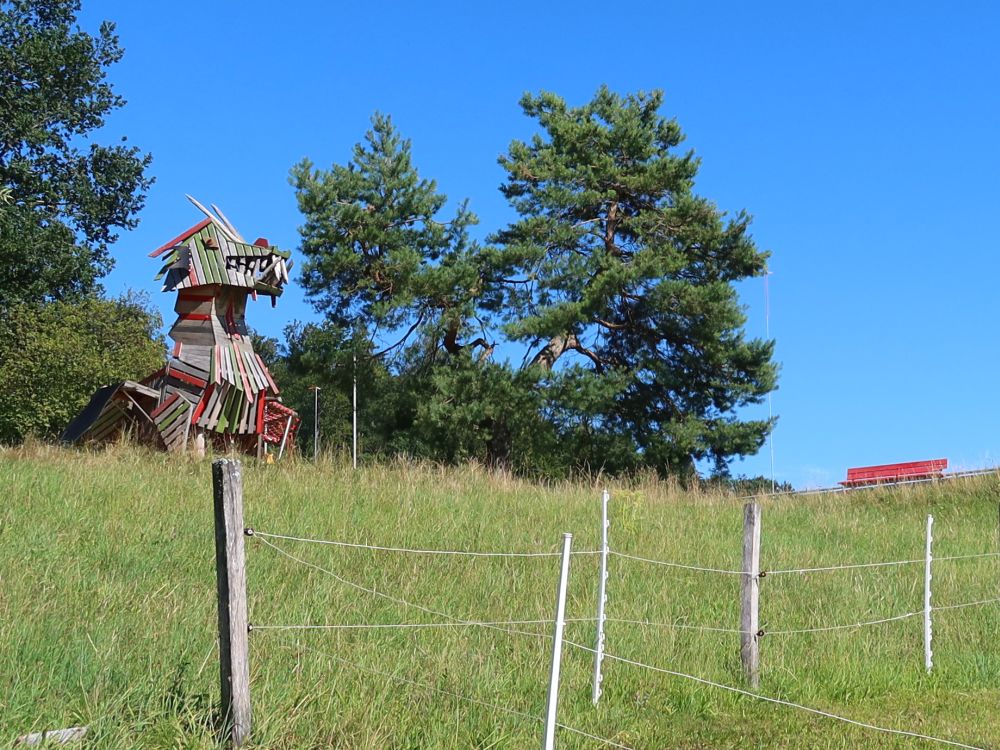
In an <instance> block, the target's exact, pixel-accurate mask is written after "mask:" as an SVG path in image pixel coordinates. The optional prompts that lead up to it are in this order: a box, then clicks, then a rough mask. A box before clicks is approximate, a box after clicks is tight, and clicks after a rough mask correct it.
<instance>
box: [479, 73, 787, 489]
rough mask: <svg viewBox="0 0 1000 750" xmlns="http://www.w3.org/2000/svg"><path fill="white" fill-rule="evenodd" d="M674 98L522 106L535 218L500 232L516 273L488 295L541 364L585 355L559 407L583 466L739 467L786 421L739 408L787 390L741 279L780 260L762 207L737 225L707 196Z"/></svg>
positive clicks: (512, 191) (520, 208) (501, 257)
mask: <svg viewBox="0 0 1000 750" xmlns="http://www.w3.org/2000/svg"><path fill="white" fill-rule="evenodd" d="M661 103H662V94H661V93H660V92H654V93H652V94H643V93H640V94H636V95H629V96H627V97H625V98H622V97H620V96H618V95H616V94H613V93H612V92H610V91H609V90H608V89H607V88H602V89H601V90H600V91H598V93H597V95H596V97H595V98H594V100H593V101H592V102H590V103H589V104H587V105H585V106H583V107H579V108H571V107H568V106H567V105H566V103H565V102H564V101H563V100H562V99H560V98H559V97H558V96H555V95H554V94H549V93H543V94H540V95H539V96H532V95H526V96H525V97H524V98H523V99H522V101H521V105H522V107H523V109H524V112H525V114H527V115H528V116H529V117H533V118H535V119H537V120H538V123H539V125H540V126H541V128H542V133H541V134H538V135H536V136H534V137H533V138H532V140H531V141H530V142H529V143H524V142H520V141H515V142H513V143H512V144H511V146H510V150H509V153H508V154H507V155H506V156H503V157H501V159H500V164H501V165H502V166H503V167H504V169H505V170H506V171H507V174H508V180H507V182H506V183H505V184H504V186H503V187H502V191H503V193H504V195H505V196H507V198H508V199H509V200H510V202H511V205H512V206H513V207H514V208H515V209H516V210H517V212H518V213H519V214H520V217H521V218H520V219H519V220H518V221H517V222H515V223H513V224H512V225H510V226H509V227H508V228H507V229H505V230H503V231H501V232H499V233H497V235H496V236H495V237H494V241H495V242H496V243H497V245H499V250H497V251H496V253H495V254H494V255H493V256H492V257H491V258H490V262H491V265H494V266H496V267H497V268H498V269H501V273H502V276H503V278H504V279H505V281H504V283H503V290H502V291H503V293H502V294H496V295H494V296H492V297H489V298H487V299H486V302H487V304H489V305H490V306H491V307H492V308H493V309H495V310H496V311H498V312H501V311H502V312H503V314H504V316H505V319H506V323H507V325H506V331H507V333H508V334H509V335H510V336H511V337H512V338H514V339H515V340H516V341H520V342H524V343H526V344H528V345H529V346H532V347H533V357H532V359H531V362H532V364H533V365H534V366H536V367H538V368H540V369H542V370H544V371H555V369H556V367H557V363H558V364H559V365H561V364H562V358H563V357H564V356H566V355H572V356H571V357H569V356H567V357H566V359H567V360H570V361H572V363H573V367H574V368H575V369H573V370H570V371H569V372H568V373H565V374H563V375H562V376H561V377H562V379H563V381H564V382H563V388H562V397H560V398H557V399H556V408H557V410H558V413H559V417H560V428H561V431H562V432H563V433H564V434H565V435H567V436H568V437H570V438H571V439H574V440H576V439H579V440H580V441H581V442H580V450H579V451H578V455H579V456H580V458H581V459H584V460H587V461H588V462H591V463H592V464H593V463H597V462H599V463H602V464H603V465H605V466H606V467H607V468H609V469H611V470H621V469H627V468H631V466H633V465H642V466H647V467H651V468H655V469H656V470H658V471H660V472H662V473H681V474H683V473H686V472H689V471H691V470H692V462H693V461H694V460H704V459H708V460H711V461H712V462H714V465H715V468H716V470H717V471H725V469H726V465H727V461H728V459H729V458H730V457H732V456H735V455H743V454H749V453H754V452H756V451H757V450H758V449H759V447H760V446H761V444H762V443H763V441H764V439H765V437H766V435H767V433H768V431H769V430H770V428H771V424H770V423H769V422H767V421H743V420H740V419H739V418H738V417H737V415H736V411H737V410H738V409H739V408H741V407H743V406H745V405H747V404H754V403H758V402H759V401H760V400H761V399H762V398H763V397H764V396H765V395H766V394H767V393H768V392H769V391H770V390H772V389H773V388H774V386H775V379H776V367H775V365H774V364H773V363H772V362H771V356H772V353H773V343H772V342H767V341H760V340H747V339H746V338H745V336H744V334H743V330H742V327H743V324H744V323H745V316H744V314H743V311H742V309H741V308H740V306H739V304H738V301H737V296H736V291H735V289H734V288H733V286H732V284H733V282H736V281H739V280H742V279H745V278H749V277H753V276H759V275H762V274H763V273H764V272H765V268H766V265H765V264H766V258H767V255H766V253H763V252H760V251H758V250H757V248H756V246H755V244H754V242H753V240H752V239H751V237H750V235H749V233H748V228H749V224H750V218H749V216H747V215H746V214H745V213H742V212H741V213H739V214H737V215H736V216H735V217H734V218H732V219H728V220H727V219H726V217H725V215H724V214H723V213H722V212H720V211H719V210H718V209H717V208H716V207H715V206H714V205H713V204H712V203H711V202H709V201H708V200H706V199H704V198H702V197H700V196H698V195H696V194H695V193H694V192H693V184H694V177H695V174H696V172H697V168H698V161H697V159H695V157H694V155H693V154H692V153H691V152H687V153H681V154H677V153H674V151H675V149H676V147H677V146H678V145H679V144H680V142H681V140H682V134H681V131H680V127H679V126H678V125H677V123H676V122H675V121H673V120H667V119H665V118H663V117H662V116H661V115H660V114H659V109H660V105H661ZM567 378H568V379H569V380H568V381H567V380H566V379H567ZM608 451H611V453H610V454H609V453H608Z"/></svg>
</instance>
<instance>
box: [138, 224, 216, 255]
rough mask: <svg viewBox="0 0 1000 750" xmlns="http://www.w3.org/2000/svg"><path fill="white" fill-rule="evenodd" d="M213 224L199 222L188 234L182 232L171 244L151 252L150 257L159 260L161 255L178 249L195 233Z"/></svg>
mask: <svg viewBox="0 0 1000 750" xmlns="http://www.w3.org/2000/svg"><path fill="white" fill-rule="evenodd" d="M211 222H212V220H211V219H204V220H203V221H200V222H198V223H197V224H195V225H194V226H193V227H191V228H190V229H188V230H187V231H186V232H182V233H181V234H179V235H177V236H176V237H174V238H173V239H172V240H170V242H167V243H166V244H164V245H160V247H158V248H156V249H155V250H154V251H153V252H151V253H150V254H149V257H150V258H158V257H159V256H160V255H162V254H163V253H165V252H166V251H167V250H170V249H171V248H173V247H176V246H177V245H179V244H181V243H182V242H183V241H184V240H186V239H187V238H188V237H190V236H191V235H192V234H194V233H195V232H200V231H201V230H202V229H203V228H204V227H205V226H206V225H208V224H210V223H211Z"/></svg>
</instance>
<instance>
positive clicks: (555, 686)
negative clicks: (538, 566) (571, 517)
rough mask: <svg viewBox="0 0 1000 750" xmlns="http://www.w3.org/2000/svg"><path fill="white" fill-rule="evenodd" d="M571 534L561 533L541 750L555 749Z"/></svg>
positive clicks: (571, 543)
mask: <svg viewBox="0 0 1000 750" xmlns="http://www.w3.org/2000/svg"><path fill="white" fill-rule="evenodd" d="M572 545H573V535H572V534H563V549H562V564H561V565H560V567H559V589H558V594H557V598H556V625H555V631H554V633H553V636H552V667H551V669H550V671H549V694H548V698H547V700H546V702H545V734H544V736H543V737H542V750H555V746H556V707H557V705H558V703H559V666H560V662H561V660H562V642H563V628H564V627H565V625H566V585H567V583H568V582H569V557H570V547H571V546H572Z"/></svg>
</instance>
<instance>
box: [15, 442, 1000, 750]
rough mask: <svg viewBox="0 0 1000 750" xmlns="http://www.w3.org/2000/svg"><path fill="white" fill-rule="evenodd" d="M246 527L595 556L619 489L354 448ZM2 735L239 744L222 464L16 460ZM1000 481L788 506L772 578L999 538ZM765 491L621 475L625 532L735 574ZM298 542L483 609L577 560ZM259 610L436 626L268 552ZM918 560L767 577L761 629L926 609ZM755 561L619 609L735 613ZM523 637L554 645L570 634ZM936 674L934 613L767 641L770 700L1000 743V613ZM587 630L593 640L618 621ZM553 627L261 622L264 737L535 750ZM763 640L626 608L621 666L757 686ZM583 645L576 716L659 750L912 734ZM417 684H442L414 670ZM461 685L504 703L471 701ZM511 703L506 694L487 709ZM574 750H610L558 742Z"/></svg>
mask: <svg viewBox="0 0 1000 750" xmlns="http://www.w3.org/2000/svg"><path fill="white" fill-rule="evenodd" d="M244 474H245V480H244V481H245V506H246V520H247V523H248V525H250V526H252V527H254V528H256V529H258V530H262V531H270V532H276V533H283V534H290V535H294V536H308V537H316V538H322V539H335V540H345V541H352V542H368V543H375V544H387V545H392V546H402V547H420V548H450V549H480V550H497V551H534V550H551V551H556V550H558V549H559V546H560V540H561V535H562V532H564V531H572V532H574V540H573V546H574V549H575V550H593V549H596V547H597V545H598V532H599V528H598V525H599V489H600V486H601V485H600V478H593V479H591V480H590V481H587V482H580V483H575V484H574V483H558V484H552V485H548V486H543V485H538V484H531V483H528V482H524V481H520V480H517V479H514V478H511V477H509V476H505V475H502V474H496V473H491V472H488V471H485V470H482V469H477V468H474V467H470V468H464V469H444V468H439V467H435V466H427V465H414V464H407V463H403V462H399V463H394V464H389V465H380V466H373V467H364V468H362V469H360V470H359V471H357V472H352V471H351V469H350V467H349V466H348V465H347V464H345V463H342V462H339V461H334V460H331V461H327V462H323V463H321V464H320V465H319V466H314V465H312V464H310V463H305V462H299V463H295V462H289V463H284V464H280V465H272V466H266V465H261V464H256V463H252V462H251V463H248V464H247V465H246V469H245V472H244ZM0 487H3V488H4V489H3V491H4V497H5V499H4V502H3V504H2V506H0V742H4V741H7V738H13V737H14V736H16V735H18V734H22V733H25V732H29V731H38V730H40V729H45V728H61V727H66V726H71V725H75V724H88V725H89V726H90V727H91V739H89V740H88V743H89V744H90V745H91V746H93V747H102V748H104V747H108V748H110V747H215V746H216V740H215V735H214V721H215V715H214V712H215V711H216V705H215V704H216V701H217V690H218V688H217V681H218V656H217V647H216V637H217V632H216V604H215V571H214V528H213V519H212V507H211V471H210V465H209V463H208V462H199V461H196V460H192V459H184V458H181V459H178V458H176V457H167V456H163V455H159V454H151V453H147V452H145V451H141V450H133V449H127V448H120V447H119V448H114V449H111V450H108V451H98V452H90V453H88V452H80V451H66V450H60V449H56V448H50V447H45V446H35V447H33V448H29V449H23V450H17V451H14V450H11V451H6V452H2V453H0ZM998 499H1000V483H998V481H997V479H995V478H993V477H986V478H981V479H976V480H968V481H966V480H962V481H961V482H951V483H941V484H938V485H932V486H927V487H914V488H906V489H897V490H891V489H885V490H875V491H871V492H859V493H852V494H849V495H840V496H812V497H807V498H794V497H782V498H775V499H772V500H765V501H764V513H763V553H762V559H763V566H764V567H765V569H772V570H774V569H779V568H799V567H811V566H818V565H824V564H838V563H848V562H869V561H879V560H895V559H909V558H919V557H921V556H922V554H923V538H924V537H923V535H924V526H925V518H926V515H927V514H928V513H933V514H934V515H935V519H936V521H935V530H936V545H935V554H936V555H939V556H944V555H958V554H971V553H980V552H993V551H996V550H997V540H998V529H997V502H998ZM741 505H742V502H741V501H740V500H739V499H737V498H732V497H727V496H724V495H720V494H712V493H698V492H695V493H685V492H682V491H680V490H678V489H677V488H675V487H672V486H664V485H660V484H657V483H656V482H654V481H652V480H647V481H643V482H636V483H633V484H631V485H628V486H625V485H622V486H618V487H612V504H611V544H612V546H613V548H615V549H617V550H619V551H621V552H628V553H632V554H636V555H640V556H644V557H651V558H657V559H665V560H674V561H680V562H690V563H695V564H698V565H704V566H708V567H718V568H726V569H737V568H739V565H740V555H741V530H742V508H741ZM275 543H277V544H278V545H279V546H280V547H281V548H282V549H285V550H286V551H288V552H290V553H291V554H293V555H295V556H296V557H300V558H302V559H303V560H306V561H308V562H310V563H312V564H313V565H315V566H318V567H321V568H325V569H327V570H330V571H332V572H334V573H336V574H337V575H338V576H340V577H342V578H346V579H348V580H350V581H352V582H354V583H357V584H359V585H361V586H363V587H366V588H370V589H375V590H377V591H379V592H383V593H385V594H388V595H390V596H392V597H395V598H397V599H403V600H406V601H409V602H414V603H417V604H420V605H422V606H424V607H428V608H431V609H434V610H437V611H439V612H443V613H447V614H448V615H450V616H453V617H457V618H462V619H468V620H491V621H493V620H531V619H546V618H551V617H552V614H553V608H554V597H555V589H556V580H557V575H558V558H556V557H544V558H500V559H494V558H452V557H440V556H421V555H405V554H398V553H389V552H378V551H372V550H365V549H349V548H337V547H330V546H323V545H308V544H303V543H299V542H281V541H277V542H275ZM247 555H248V576H249V583H248V588H249V599H250V601H249V607H250V619H251V621H252V622H253V623H256V624H258V625H268V624H270V625H276V624H301V623H313V624H316V623H400V622H431V621H440V620H441V619H442V618H440V617H435V616H432V615H429V614H427V613H425V612H422V611H420V610H418V609H414V608H412V607H406V606H402V605H399V604H396V603H393V602H392V601H390V600H388V599H385V598H380V597H377V596H373V595H371V594H366V593H363V592H361V591H358V590H357V589H353V588H351V587H348V586H345V585H343V584H342V583H339V582H338V581H336V580H335V579H334V578H333V577H331V576H329V575H327V574H325V573H323V572H321V571H319V570H316V569H314V568H309V567H306V566H303V565H299V564H297V563H295V562H293V561H291V560H289V559H287V558H285V557H283V556H281V555H280V554H278V553H276V552H275V551H274V550H272V549H270V548H269V547H267V546H266V545H264V544H262V543H261V541H260V540H259V539H253V538H250V539H248V540H247ZM922 582H923V570H922V566H920V565H911V566H899V567H895V568H875V569H860V570H847V571H832V572H824V573H812V574H790V575H781V576H769V577H767V578H765V579H764V580H763V581H762V592H761V621H762V624H763V626H764V628H765V629H771V630H783V629H797V628H804V627H812V626H819V625H831V624H840V623H850V622H857V621H862V620H868V619H877V618H880V617H888V616H892V615H896V614H899V613H903V612H909V611H915V610H918V609H920V608H921V606H922V596H923V593H922ZM998 584H1000V561H998V559H997V558H981V559H974V560H961V561H953V562H946V561H942V562H940V563H938V564H937V566H936V568H935V575H934V601H935V603H936V604H949V603H957V602H964V601H971V600H976V599H987V598H991V597H994V596H1000V592H998V589H1000V586H998ZM596 589H597V559H596V557H595V556H575V557H574V558H573V561H572V565H571V574H570V591H569V599H568V605H567V610H568V611H567V614H568V616H569V617H570V618H587V617H593V616H594V612H595V609H596V607H595V599H596ZM738 590H739V578H738V576H727V575H713V574H705V573H699V572H694V571H684V570H678V569H667V568H661V567H656V566H651V565H649V564H646V563H641V562H636V561H631V560H625V559H621V558H617V557H613V558H612V559H611V564H610V579H609V584H608V616H609V617H611V618H617V619H631V620H648V621H651V622H658V623H676V624H687V625H704V626H713V627H723V628H737V627H738V615H739V611H738ZM519 629H523V630H533V631H537V632H538V633H539V634H547V633H549V631H550V626H548V625H537V626H533V625H525V626H520V628H519ZM934 631H935V649H934V650H935V669H934V672H933V674H931V675H927V674H926V673H925V672H924V669H923V645H922V623H921V621H920V618H919V617H917V618H911V619H908V620H902V621H899V622H893V623H886V624H884V625H877V626H871V627H867V628H862V629H857V630H848V631H834V632H830V633H818V634H806V635H787V636H779V635H773V636H766V637H765V638H764V639H763V642H762V645H761V664H762V677H761V692H763V693H765V694H767V695H773V696H779V697H782V698H785V699H788V700H792V701H796V702H799V703H804V704H806V705H810V706H815V707H818V708H823V709H826V710H830V711H833V712H834V713H842V714H844V715H847V716H850V717H852V718H856V719H860V720H865V721H871V722H873V723H876V724H881V725H884V726H893V727H898V728H903V729H909V730H915V731H920V732H923V733H927V734H932V735H938V736H944V737H951V738H955V739H959V740H963V741H966V742H970V743H971V744H979V745H983V746H986V747H990V746H1000V724H998V723H997V722H996V721H995V720H994V719H993V716H994V713H995V706H996V705H997V703H998V699H1000V646H998V645H997V644H998V642H1000V640H998V636H1000V610H998V608H997V605H991V606H981V607H970V608H966V609H958V610H951V611H942V612H939V613H936V615H935V627H934ZM566 635H567V638H569V639H570V640H573V641H576V642H580V643H584V644H587V645H592V643H593V637H594V625H593V623H590V622H571V623H569V624H568V625H567V633H566ZM549 644H550V642H549V641H548V640H547V639H546V638H543V637H540V638H535V637H531V636H528V635H512V634H508V633H503V632H497V631H495V630H489V629H483V628H472V627H447V628H427V629H409V630H393V629H385V630H338V631H273V630H256V631H254V632H253V633H252V634H251V685H252V691H253V704H254V720H255V726H254V731H253V738H254V744H255V746H258V747H269V748H310V747H317V748H318V747H337V748H400V749H402V748H470V747H473V748H523V747H534V746H536V745H538V743H539V738H540V734H541V724H540V723H538V722H536V721H533V720H531V719H529V718H524V717H522V716H517V715H512V714H508V713H505V712H503V711H501V710H498V709H496V708H492V707H490V706H500V707H502V708H507V709H510V710H513V711H516V712H521V713H524V714H530V715H531V716H539V717H540V716H541V715H542V713H543V708H544V701H545V689H546V680H547V676H548V655H549V648H550V645H549ZM738 645H739V644H738V636H735V635H733V634H729V633H714V632H701V631H697V630H687V629H675V628H663V627H646V626H636V625H626V624H621V623H609V625H608V627H607V649H608V651H609V653H611V654H616V655H620V656H624V657H627V658H630V659H634V660H637V661H640V662H644V663H647V664H652V665H656V666H661V667H665V668H669V669H673V670H676V671H680V672H684V673H688V674H692V675H697V676H700V677H705V678H708V679H711V680H715V681H718V682H722V683H725V684H730V685H739V684H741V683H740V679H741V678H740V666H739V656H738ZM591 668H592V655H591V654H590V653H587V652H583V651H579V650H577V649H573V648H567V650H566V653H565V657H564V663H563V675H562V692H561V702H560V711H559V717H560V721H562V722H563V723H565V724H568V725H570V726H573V727H576V728H579V729H581V730H584V731H586V732H590V733H592V734H596V735H600V736H602V737H607V738H609V739H613V740H615V741H616V742H619V743H622V744H625V745H628V746H630V747H634V748H650V749H652V748H662V747H677V748H708V747H712V748H716V747H719V748H746V747H761V748H764V747H767V748H802V747H810V748H854V747H874V748H889V747H914V746H919V745H921V744H922V743H921V742H920V741H916V740H907V739H903V738H898V737H889V736H884V735H877V734H873V733H871V732H868V731H866V730H863V729H859V728H852V727H849V726H846V725H843V724H838V723H835V722H832V721H830V720H827V719H823V718H820V717H815V716H809V715H806V714H802V713H799V712H796V711H794V710H792V709H787V708H782V707H778V706H773V705H767V704H762V703H759V702H756V701H754V700H753V699H750V698H745V697H738V696H734V695H731V694H729V693H725V692H721V691H718V690H716V689H714V688H710V687H707V686H701V685H697V684H694V683H691V682H688V681H685V680H681V679H679V678H674V677H669V676H667V675H663V674H658V673H655V672H651V671H648V670H641V669H638V668H636V667H632V666H629V665H626V664H622V663H618V662H614V661H609V662H606V663H605V681H604V698H603V699H602V701H601V704H600V705H599V706H598V707H597V708H594V707H592V706H591V704H590V687H589V685H590V673H591ZM413 683H418V684H417V685H415V684H413ZM453 694H458V695H461V696H466V697H468V698H471V699H473V700H475V701H479V702H480V703H471V702H468V701H464V700H462V699H460V698H458V697H456V696H455V695H453ZM483 704H489V705H483ZM559 746H560V747H561V748H592V747H600V745H599V744H598V743H596V742H595V741H593V740H589V739H586V738H584V737H581V736H578V735H575V734H572V733H569V732H566V731H560V734H559Z"/></svg>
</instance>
